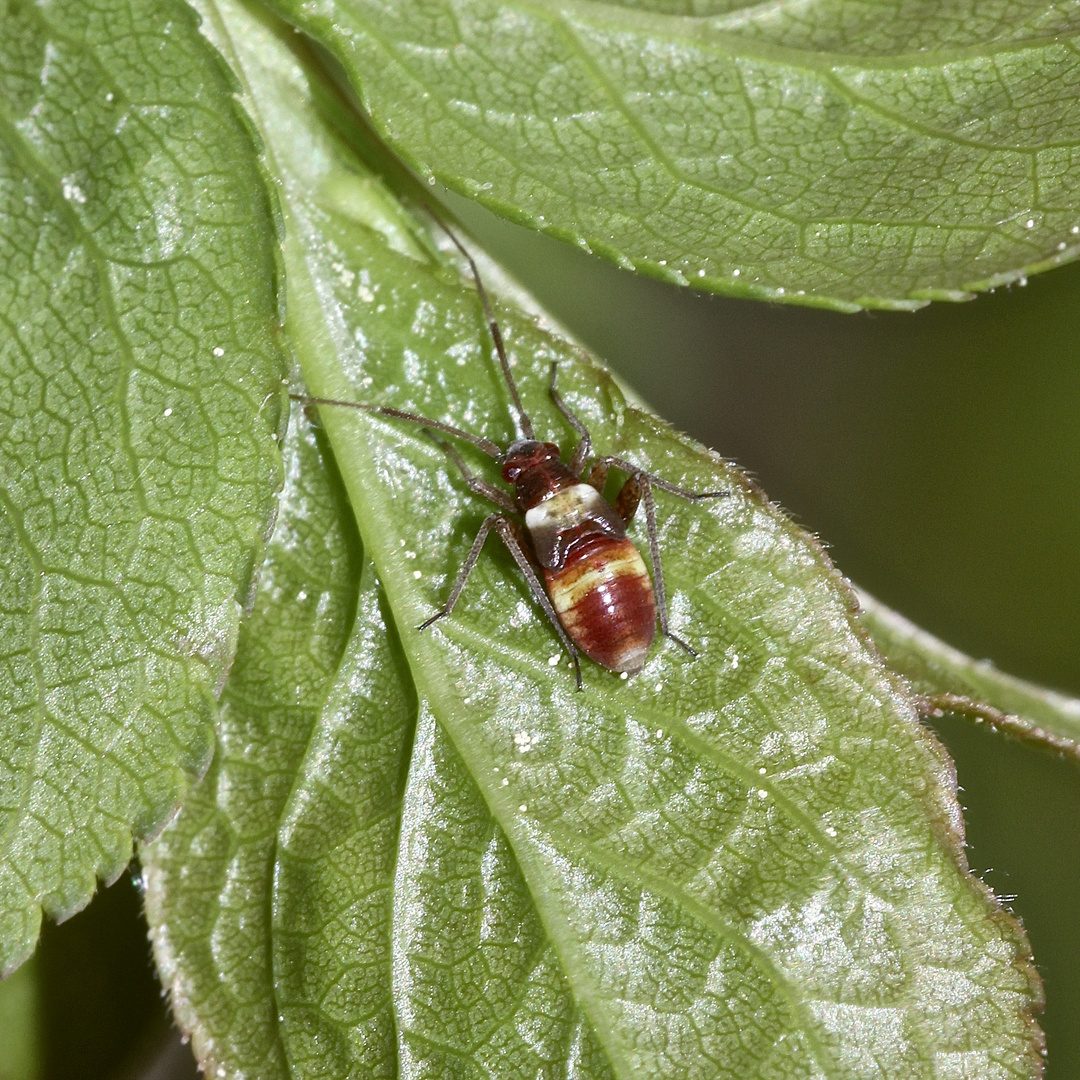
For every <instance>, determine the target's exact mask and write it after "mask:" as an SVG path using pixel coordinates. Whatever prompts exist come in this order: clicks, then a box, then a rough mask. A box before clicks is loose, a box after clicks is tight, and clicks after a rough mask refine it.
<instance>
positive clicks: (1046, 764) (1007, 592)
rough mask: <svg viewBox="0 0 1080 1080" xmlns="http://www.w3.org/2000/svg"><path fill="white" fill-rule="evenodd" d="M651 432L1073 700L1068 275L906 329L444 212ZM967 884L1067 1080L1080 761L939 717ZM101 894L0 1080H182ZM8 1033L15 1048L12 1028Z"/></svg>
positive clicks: (51, 969)
mask: <svg viewBox="0 0 1080 1080" xmlns="http://www.w3.org/2000/svg"><path fill="white" fill-rule="evenodd" d="M448 202H449V203H451V204H452V206H453V208H454V210H455V212H457V213H458V214H459V216H460V217H461V219H462V220H463V221H464V222H465V224H466V225H467V226H468V228H469V229H470V231H471V232H472V234H473V236H474V237H475V238H476V239H477V240H478V241H479V242H480V243H481V244H482V245H483V246H484V247H485V248H486V249H487V250H488V251H489V252H490V253H491V254H492V255H494V256H495V257H496V258H497V259H498V260H499V261H501V262H502V263H503V264H504V265H505V266H506V267H507V268H508V269H509V270H510V271H511V272H512V273H513V274H514V275H515V276H516V277H517V278H518V279H519V280H520V281H521V282H522V283H523V284H524V285H526V286H527V287H528V288H529V289H530V290H531V291H532V292H533V293H534V294H535V295H536V297H537V299H538V300H539V301H540V302H541V303H542V304H543V305H544V306H545V307H547V308H548V309H549V310H550V311H551V312H552V313H553V314H554V315H555V316H556V317H557V318H559V319H561V320H562V322H563V324H564V325H565V326H566V327H567V328H568V329H570V330H571V331H572V332H573V333H574V334H576V335H577V336H578V338H579V339H580V340H581V341H582V342H583V343H584V344H586V345H587V346H589V347H590V348H591V349H592V350H593V351H594V352H596V353H597V354H598V355H599V356H600V357H601V358H602V359H603V360H605V361H606V362H607V363H609V364H610V365H611V366H612V367H613V368H614V369H615V370H616V371H617V372H618V373H619V374H620V375H621V376H622V377H623V378H624V379H626V380H627V381H628V382H629V383H630V384H631V385H633V386H634V387H635V388H636V389H637V390H638V391H639V392H640V393H641V394H642V396H643V397H644V398H645V399H646V400H647V401H649V402H650V403H651V404H652V405H653V406H654V407H655V408H656V409H657V410H658V411H659V412H660V413H661V414H662V415H664V416H666V417H668V419H670V420H671V421H673V422H674V423H675V424H676V425H677V426H678V427H680V428H682V429H683V430H685V431H687V432H689V433H690V434H692V435H694V436H696V437H697V438H698V439H700V440H702V441H703V442H706V443H709V444H710V445H712V446H714V447H716V448H717V449H718V450H719V451H721V452H722V453H723V454H725V455H726V456H729V457H732V458H734V459H736V460H737V461H738V462H739V463H740V464H741V465H742V466H743V467H744V468H745V469H747V470H749V471H750V472H752V473H754V474H755V475H756V476H757V477H758V479H759V480H760V482H761V483H762V485H763V487H764V488H765V490H766V491H767V492H768V493H769V494H770V496H771V497H772V498H773V499H775V500H777V501H779V502H781V503H782V504H783V505H784V506H786V507H787V508H788V510H789V511H791V512H792V513H793V514H794V515H795V516H796V517H797V518H798V519H799V520H800V521H801V522H802V523H803V524H804V525H805V526H806V527H807V528H808V529H811V530H813V531H814V532H816V533H818V534H819V535H820V536H821V537H822V538H823V539H824V540H825V541H826V542H827V543H828V545H829V546H830V548H831V551H832V555H833V558H834V559H835V561H836V562H837V564H838V565H839V567H840V568H841V569H842V570H843V571H844V573H846V574H847V575H848V576H850V577H851V578H853V579H854V580H855V581H857V582H859V583H860V584H861V585H862V586H864V587H865V588H867V589H869V590H870V591H871V592H873V593H875V594H876V595H877V596H878V597H880V598H881V599H882V600H883V601H884V602H885V603H887V604H889V605H890V606H892V607H894V608H896V609H897V610H899V611H900V612H902V613H903V614H905V615H907V616H909V617H910V618H912V619H914V620H915V621H916V622H917V623H919V624H920V625H921V626H924V627H925V628H926V629H928V630H930V631H932V632H933V633H935V634H937V635H938V636H940V637H942V638H944V639H945V640H946V641H949V642H950V643H952V644H954V645H957V646H958V647H960V648H962V649H964V650H965V651H966V652H969V653H971V654H973V655H975V656H977V657H989V658H991V659H993V660H994V661H995V662H996V663H997V664H998V665H999V666H1000V667H1002V668H1004V669H1006V670H1008V671H1010V672H1012V673H1014V674H1017V675H1021V676H1024V677H1026V678H1030V679H1034V680H1037V681H1039V682H1043V683H1046V684H1049V685H1052V686H1056V687H1059V688H1061V689H1064V690H1067V691H1070V692H1072V693H1076V694H1080V648H1078V646H1080V604H1078V602H1077V601H1078V598H1080V559H1078V557H1077V542H1076V537H1077V536H1078V535H1080V499H1078V496H1077V493H1078V491H1080V424H1078V422H1077V420H1078V406H1080V364H1078V362H1077V361H1078V354H1080V266H1074V267H1068V268H1065V269H1062V270H1058V271H1055V272H1053V273H1050V274H1047V275H1044V276H1042V277H1039V278H1034V279H1032V281H1031V282H1030V284H1029V285H1027V286H1026V287H1024V288H1021V287H1014V288H1012V289H1008V290H999V291H998V292H997V293H996V294H994V295H991V296H986V297H981V298H979V299H978V300H976V301H975V302H973V303H970V304H962V305H955V306H947V305H937V306H933V307H931V308H928V309H924V310H923V311H921V312H918V313H916V314H914V315H911V314H899V313H867V314H863V315H855V316H852V315H837V314H833V313H830V312H823V311H814V310H809V309H800V308H792V307H782V306H770V305H765V304H759V303H753V302H750V301H737V300H727V299H723V298H720V297H715V296H705V295H701V294H697V293H693V292H691V291H690V290H686V289H677V288H674V287H671V286H666V285H661V284H659V283H657V282H653V281H650V280H646V279H643V278H640V277H637V276H635V275H632V274H627V273H624V272H621V271H619V270H616V269H615V268H613V267H611V266H609V265H608V264H606V263H602V262H600V261H599V260H596V259H592V258H589V257H588V256H586V255H584V254H583V253H581V252H578V251H575V250H573V249H571V248H569V247H567V246H565V245H562V244H559V243H557V242H555V241H552V240H548V239H546V238H544V237H540V236H536V235H534V234H531V233H528V232H526V231H525V230H522V229H519V228H516V227H515V226H512V225H509V224H507V223H505V222H502V221H499V220H497V219H495V218H493V217H491V216H490V215H488V214H486V213H484V212H483V211H481V210H479V209H478V208H476V207H475V206H473V205H472V204H468V203H465V202H464V201H462V200H458V199H453V198H448ZM938 731H939V733H940V735H941V737H942V739H943V740H944V741H945V743H946V745H947V746H948V747H949V749H950V750H951V751H952V753H953V755H954V757H955V758H956V760H957V768H958V773H959V779H960V784H961V786H962V788H963V791H962V798H963V801H964V804H965V806H966V808H967V821H968V841H969V855H970V859H971V863H972V866H973V868H974V869H975V871H976V872H977V873H979V874H980V875H981V876H982V877H983V878H984V880H986V881H987V882H988V883H989V884H990V885H991V886H992V887H993V888H994V889H995V891H996V892H997V893H998V894H999V895H1001V896H1004V897H1007V898H1009V901H1010V904H1011V906H1012V908H1013V910H1014V911H1015V912H1016V913H1017V914H1018V915H1019V916H1020V917H1021V918H1022V919H1023V920H1024V924H1025V926H1026V927H1027V929H1028V932H1029V934H1030V936H1031V939H1032V943H1033V946H1034V949H1035V956H1036V960H1037V962H1038V965H1039V968H1040V970H1041V972H1042V974H1043V977H1044V979H1045V982H1046V991H1047V997H1048V1006H1047V1010H1046V1013H1045V1015H1044V1017H1043V1022H1044V1025H1045V1028H1046V1031H1047V1041H1048V1048H1049V1067H1048V1071H1047V1076H1048V1080H1071V1078H1073V1077H1075V1076H1077V1075H1080V1023H1078V1020H1080V928H1078V925H1077V923H1078V920H1077V914H1078V912H1080V901H1078V897H1080V851H1078V844H1077V840H1076V834H1077V830H1076V822H1077V821H1078V820H1080V768H1077V767H1075V766H1073V765H1071V764H1068V763H1065V762H1062V761H1059V760H1056V759H1055V758H1053V757H1050V756H1048V755H1044V754H1041V753H1039V752H1037V751H1033V750H1031V749H1029V748H1025V747H1019V746H1015V745H1011V744H1009V743H1007V742H1005V741H1004V740H1003V739H1000V738H998V737H996V736H992V735H989V734H987V733H986V732H985V731H983V730H976V729H974V728H972V727H971V726H970V725H969V724H967V723H965V722H962V721H956V720H952V719H948V718H946V719H945V720H943V721H942V722H941V723H940V724H939V725H938ZM138 905H139V897H138V894H137V890H136V889H135V887H134V886H133V884H132V882H131V880H130V879H129V878H127V877H125V878H122V879H121V880H120V881H119V882H118V883H117V884H116V885H115V886H113V887H112V888H111V889H109V890H107V891H106V892H105V893H104V894H102V895H101V896H100V897H99V898H98V899H96V900H95V901H94V902H93V904H91V906H90V908H89V909H87V911H86V912H84V913H82V914H80V915H79V916H77V917H76V918H75V919H73V920H71V921H70V922H69V923H67V924H65V925H64V926H60V927H49V928H47V929H46V932H45V934H44V937H43V942H42V947H41V950H40V953H39V955H38V958H37V959H36V960H35V961H34V963H33V965H32V966H31V967H29V968H27V969H24V971H23V972H21V973H20V975H19V976H17V977H16V979H15V980H9V982H8V983H6V984H4V985H3V986H0V1040H3V1041H4V1042H6V1044H7V1052H4V1053H0V1080H61V1078H63V1080H83V1078H85V1080H97V1078H103V1080H104V1078H113V1080H127V1078H131V1080H134V1078H136V1077H139V1078H141V1080H180V1078H184V1080H188V1078H190V1077H193V1076H194V1075H195V1073H194V1067H193V1063H192V1061H191V1057H190V1053H189V1052H188V1051H187V1049H186V1047H182V1046H180V1044H179V1043H178V1041H176V1039H175V1036H170V1035H169V1033H168V1027H167V1016H166V1012H165V1006H164V1003H163V1001H162V999H161V997H160V990H159V989H158V987H157V985H156V984H155V982H154V980H153V977H152V973H151V968H150V953H149V945H148V943H147V940H146V930H145V926H144V925H143V924H142V922H141V919H140V918H139V915H138ZM16 1032H17V1033H19V1034H20V1035H22V1036H25V1037H24V1038H19V1039H18V1040H14V1039H12V1038H11V1035H12V1034H13V1033H16Z"/></svg>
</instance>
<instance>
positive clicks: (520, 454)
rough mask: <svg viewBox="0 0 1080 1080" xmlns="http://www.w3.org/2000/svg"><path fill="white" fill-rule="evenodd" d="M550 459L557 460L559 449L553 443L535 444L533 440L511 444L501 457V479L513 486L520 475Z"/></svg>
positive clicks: (523, 440)
mask: <svg viewBox="0 0 1080 1080" xmlns="http://www.w3.org/2000/svg"><path fill="white" fill-rule="evenodd" d="M552 459H554V460H555V461H558V460H559V448H558V447H557V446H556V445H555V444H554V443H549V442H536V441H535V440H534V439H522V440H521V441H520V442H515V443H511V444H510V445H509V447H507V450H506V453H505V454H504V455H503V467H502V474H503V479H504V480H505V481H506V482H507V483H508V484H513V483H515V482H516V481H517V478H518V477H519V476H521V474H522V473H526V472H528V471H529V470H530V469H535V468H536V466H537V465H542V464H543V463H544V462H545V461H551V460H552Z"/></svg>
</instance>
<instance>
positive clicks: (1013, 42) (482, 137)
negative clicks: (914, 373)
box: [273, 0, 1080, 310]
mask: <svg viewBox="0 0 1080 1080" xmlns="http://www.w3.org/2000/svg"><path fill="white" fill-rule="evenodd" d="M273 2H274V6H276V7H277V8H278V9H279V10H281V11H282V12H283V13H284V14H285V15H286V16H287V17H288V18H289V19H291V20H292V21H294V22H295V23H296V24H297V25H298V26H301V27H303V28H304V29H305V30H306V31H308V32H309V33H311V34H312V35H314V36H315V37H316V38H318V39H319V40H320V41H321V42H323V43H324V44H326V45H327V46H328V47H329V48H330V49H331V50H332V51H333V52H334V53H335V55H336V56H337V57H338V59H339V60H341V62H342V63H343V64H344V66H345V68H346V70H347V71H348V74H349V77H350V79H351V81H352V84H353V85H354V86H355V87H356V88H357V90H358V92H359V93H360V95H361V98H362V100H363V103H364V106H365V108H366V109H367V110H368V111H369V112H370V114H371V116H372V117H373V119H374V121H375V123H376V125H377V127H378V128H379V130H380V132H382V133H383V134H384V136H385V137H386V138H387V140H388V141H389V142H390V143H391V145H392V146H393V147H394V148H395V149H396V150H397V151H398V152H399V153H400V154H402V155H403V156H404V157H405V158H406V159H407V160H409V161H410V162H411V163H412V164H413V165H414V166H415V167H416V168H417V169H418V170H419V171H420V172H421V173H423V174H424V175H428V176H430V177H432V178H437V179H438V180H440V181H442V182H443V183H445V184H447V185H448V186H450V187H451V188H453V189H455V190H457V191H459V192H461V193H462V194H465V195H468V196H470V197H471V198H474V199H477V200H479V201H480V202H482V203H484V204H485V205H487V206H488V207H490V208H491V209H493V210H495V211H496V212H498V213H501V214H503V215H505V216H507V217H509V218H511V219H512V220H514V221H516V222H518V223H520V224H525V225H529V226H531V227H533V228H537V229H543V230H545V231H548V232H550V233H552V234H553V235H556V236H559V237H561V238H563V239H565V240H568V241H570V242H572V243H576V244H580V245H581V246H582V247H584V248H586V249H587V250H591V251H594V252H596V253H597V254H600V255H604V256H606V257H608V258H610V259H613V260H614V261H616V262H617V263H618V264H619V265H622V266H626V267H633V268H636V269H638V270H641V271H644V272H647V273H650V274H653V275H656V276H658V277H662V278H665V279H667V280H669V281H674V282H678V283H683V284H686V283H689V284H692V285H696V286H698V287H701V288H707V289H712V290H716V291H719V292H724V293H729V294H733V295H743V296H756V297H765V298H768V299H773V300H784V301H794V302H797V303H809V304H817V305H824V306H829V307H836V308H840V309H844V310H851V309H855V308H858V307H861V306H870V307H899V308H903V307H917V306H919V305H920V304H923V303H925V302H927V301H928V300H930V299H939V298H941V299H952V300H957V299H966V298H969V297H970V296H971V294H972V293H973V292H975V291H978V290H982V289H986V288H992V287H994V286H995V285H997V284H1002V283H1005V282H1008V281H1015V280H1017V279H1019V278H1022V277H1023V276H1024V275H1025V274H1026V273H1029V272H1031V271H1033V270H1035V269H1042V268H1045V267H1048V266H1052V265H1056V264H1058V263H1059V262H1062V261H1065V260H1069V259H1072V258H1075V256H1076V253H1077V250H1080V241H1078V235H1080V227H1078V225H1080V208H1078V206H1077V200H1076V197H1075V191H1076V188H1077V184H1078V174H1077V169H1078V164H1077V163H1078V160H1080V158H1078V148H1080V143H1078V140H1080V98H1078V96H1077V94H1076V92H1075V87H1076V84H1077V81H1078V80H1080V60H1078V53H1077V47H1076V35H1077V33H1078V31H1080V23H1078V22H1077V15H1076V13H1075V11H1074V9H1072V8H1063V7H1062V6H1061V5H1059V4H1054V3H1050V2H1046V0H1043V2H1026V3H1018V2H1014V0H988V2H983V3H979V4H978V5H973V4H971V3H968V2H967V0H948V2H945V3H933V4H926V3H921V2H917V0H890V2H887V3H879V4H852V3H851V2H850V0H809V2H799V3H794V2H785V3H778V4H761V5H752V4H742V3H729V2H727V0H717V2H696V0H695V2H691V0H625V2H622V3H599V2H596V0H558V2H556V0H393V2H389V0H325V2H322V3H317V4H316V3H307V2H305V0H273Z"/></svg>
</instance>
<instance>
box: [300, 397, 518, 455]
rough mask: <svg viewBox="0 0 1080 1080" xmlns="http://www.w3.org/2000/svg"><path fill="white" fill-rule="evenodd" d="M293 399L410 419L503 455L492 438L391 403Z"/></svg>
mask: <svg viewBox="0 0 1080 1080" xmlns="http://www.w3.org/2000/svg"><path fill="white" fill-rule="evenodd" d="M289 397H290V398H291V399H292V400H293V401H300V402H303V403H304V404H305V405H342V406H344V407H345V408H346V409H360V410H361V411H362V412H373V413H378V414H379V415H380V416H393V417H394V418H395V419H397V420H408V421H409V422H410V423H413V424H421V425H422V426H423V427H426V428H434V429H435V430H436V431H442V432H445V433H446V434H447V435H453V436H454V438H456V439H464V440H465V441H466V442H471V443H472V444H473V446H479V447H480V449H481V450H483V451H484V453H485V454H487V455H488V456H489V457H493V458H495V459H496V460H498V459H501V458H502V456H503V453H502V450H500V449H499V447H497V446H496V445H495V444H494V443H493V442H492V441H491V440H490V439H485V438H484V437H483V436H481V435H474V434H473V433H472V432H471V431H462V430H461V428H456V427H451V426H450V425H449V424H444V423H443V422H442V421H441V420H432V419H431V417H429V416H418V415H417V414H416V413H411V412H402V411H401V409H392V408H390V406H389V405H366V404H364V403H363V402H360V401H338V399H337V398H325V397H312V396H311V395H310V394H290V395H289Z"/></svg>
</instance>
